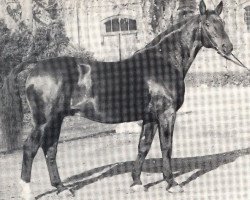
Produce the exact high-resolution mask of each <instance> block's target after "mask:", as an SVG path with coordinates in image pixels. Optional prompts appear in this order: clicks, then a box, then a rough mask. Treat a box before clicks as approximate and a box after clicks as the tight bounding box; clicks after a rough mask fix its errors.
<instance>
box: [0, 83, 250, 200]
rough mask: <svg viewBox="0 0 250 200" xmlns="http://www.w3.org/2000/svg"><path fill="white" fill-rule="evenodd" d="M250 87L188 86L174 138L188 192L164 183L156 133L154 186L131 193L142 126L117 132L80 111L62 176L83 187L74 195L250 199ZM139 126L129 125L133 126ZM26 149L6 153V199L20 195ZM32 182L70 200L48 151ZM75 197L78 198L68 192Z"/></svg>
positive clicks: (68, 133)
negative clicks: (56, 182) (50, 167)
mask: <svg viewBox="0 0 250 200" xmlns="http://www.w3.org/2000/svg"><path fill="white" fill-rule="evenodd" d="M249 124H250V88H243V87H233V88H232V87H231V88H229V87H223V88H207V87H197V88H194V87H193V88H187V91H186V99H185V103H184V105H183V107H182V109H181V110H180V111H179V114H178V117H177V121H176V126H175V132H174V144H173V170H174V174H175V176H176V181H177V182H179V183H180V184H181V185H182V186H183V189H184V193H180V194H171V193H168V192H167V191H166V189H165V188H166V183H165V182H164V181H162V174H161V168H162V160H161V159H160V158H161V152H160V147H159V138H158V135H156V137H155V140H154V142H153V145H152V148H151V150H150V153H149V155H148V157H147V160H146V162H145V164H144V166H143V171H144V172H143V173H142V181H143V184H144V186H145V188H146V191H137V192H134V191H131V190H130V187H129V186H130V184H131V183H132V180H131V175H130V172H131V169H132V166H133V160H134V159H135V158H136V154H137V145H138V139H139V133H138V132H129V133H119V134H118V133H115V131H114V129H115V125H102V124H97V123H93V122H90V121H87V120H85V119H82V118H79V117H75V118H68V119H67V120H66V121H65V123H64V126H63V130H62V135H61V141H62V143H60V144H59V147H58V157H57V161H58V166H59V171H60V174H61V178H62V180H63V181H64V182H65V184H66V185H68V186H70V187H71V188H72V189H73V190H74V191H75V197H74V198H72V199H84V200H112V199H138V200H139V199H154V200H161V199H174V200H192V199H197V200H203V199H208V200H220V199H223V200H226V199H230V200H238V199H240V200H248V199H250V134H249V133H250V125H249ZM129 125H130V126H132V124H128V126H129ZM21 158H22V152H21V151H18V152H15V153H13V154H9V155H3V154H1V155H0V169H1V170H2V171H1V173H0V200H2V199H4V200H8V199H20V195H19V194H20V188H19V184H18V182H19V177H20V170H21ZM31 187H32V191H33V195H34V196H36V197H37V198H38V199H41V200H47V199H55V200H56V199H62V198H61V197H58V196H57V195H56V193H55V191H54V189H53V188H52V187H51V186H50V181H49V176H48V172H47V168H46V164H45V160H44V157H43V154H42V152H41V151H39V152H38V155H37V157H36V158H35V161H34V165H33V171H32V182H31ZM66 199H70V198H66Z"/></svg>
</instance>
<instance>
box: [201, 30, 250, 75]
mask: <svg viewBox="0 0 250 200" xmlns="http://www.w3.org/2000/svg"><path fill="white" fill-rule="evenodd" d="M205 32H206V35H207V38H208V40H209V42H210V43H211V44H212V46H213V48H214V49H215V50H216V51H217V53H218V54H220V55H221V56H222V57H224V58H226V59H227V60H229V61H231V62H233V63H234V64H236V65H238V66H240V67H242V68H244V69H246V70H248V71H250V69H249V68H248V67H246V66H245V65H244V64H243V63H242V62H241V61H240V60H239V59H238V58H237V57H236V56H235V55H234V54H233V53H230V55H232V56H233V58H234V59H235V60H236V61H237V62H236V61H235V60H233V59H232V58H230V57H228V56H227V55H225V54H224V53H222V52H221V51H220V50H219V48H218V47H217V45H216V44H215V42H214V41H213V40H212V39H211V38H210V37H211V35H210V34H209V32H208V31H205ZM209 36H210V37H209Z"/></svg>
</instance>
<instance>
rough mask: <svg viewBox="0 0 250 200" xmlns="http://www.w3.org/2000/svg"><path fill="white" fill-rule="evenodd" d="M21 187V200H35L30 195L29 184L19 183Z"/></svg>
mask: <svg viewBox="0 0 250 200" xmlns="http://www.w3.org/2000/svg"><path fill="white" fill-rule="evenodd" d="M20 186H21V195H20V196H21V199H23V200H34V199H35V198H34V197H33V195H32V194H31V189H30V183H26V182H24V181H23V180H21V181H20Z"/></svg>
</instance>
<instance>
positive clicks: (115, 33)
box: [101, 15, 138, 36]
mask: <svg viewBox="0 0 250 200" xmlns="http://www.w3.org/2000/svg"><path fill="white" fill-rule="evenodd" d="M116 19H118V20H119V30H118V31H113V29H112V20H116ZM121 20H128V30H121V29H122V25H121ZM130 21H134V22H135V27H136V29H135V30H134V29H133V30H129V29H130V25H129V24H130V23H129V22H130ZM107 23H111V31H108V32H107V29H106V24H107ZM101 25H102V35H104V36H105V35H117V34H135V33H136V34H137V32H138V23H137V20H136V18H135V17H132V16H128V15H113V16H111V17H108V18H105V19H104V20H102V21H101Z"/></svg>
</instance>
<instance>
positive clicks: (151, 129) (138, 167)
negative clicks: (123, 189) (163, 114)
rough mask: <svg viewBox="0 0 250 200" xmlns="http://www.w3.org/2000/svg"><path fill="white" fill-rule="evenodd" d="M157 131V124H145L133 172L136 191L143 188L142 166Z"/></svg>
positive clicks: (133, 187) (133, 185) (133, 186)
mask: <svg viewBox="0 0 250 200" xmlns="http://www.w3.org/2000/svg"><path fill="white" fill-rule="evenodd" d="M156 130H157V123H154V122H151V123H145V122H143V125H142V131H141V135H140V140H139V145H138V155H137V159H136V161H135V163H134V168H133V171H132V178H133V184H132V185H131V187H132V189H134V190H137V189H138V188H139V187H141V186H142V182H141V179H140V175H141V171H142V165H143V162H144V160H145V158H146V156H147V154H148V152H149V149H150V147H151V144H152V141H153V138H154V136H155V133H156Z"/></svg>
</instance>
